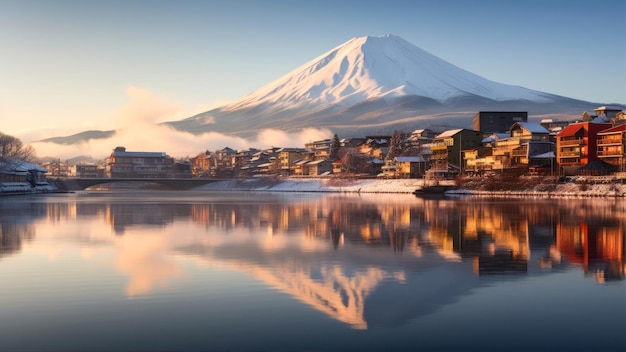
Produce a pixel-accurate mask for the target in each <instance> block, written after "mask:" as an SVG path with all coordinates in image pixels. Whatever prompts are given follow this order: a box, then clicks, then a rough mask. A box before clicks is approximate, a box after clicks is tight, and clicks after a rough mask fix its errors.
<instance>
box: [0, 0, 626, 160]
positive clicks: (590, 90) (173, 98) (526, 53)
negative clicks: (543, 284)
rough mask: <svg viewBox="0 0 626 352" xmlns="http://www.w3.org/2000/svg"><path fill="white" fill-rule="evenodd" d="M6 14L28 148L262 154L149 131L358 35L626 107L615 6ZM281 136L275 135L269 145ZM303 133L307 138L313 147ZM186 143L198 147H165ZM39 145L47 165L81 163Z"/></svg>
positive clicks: (209, 7) (257, 7)
mask: <svg viewBox="0 0 626 352" xmlns="http://www.w3.org/2000/svg"><path fill="white" fill-rule="evenodd" d="M0 5H1V6H2V11H0V47H2V52H3V54H2V55H1V56H0V77H2V80H0V82H1V83H0V132H2V133H6V134H10V135H13V136H15V137H18V138H20V139H22V140H23V141H24V142H26V143H31V142H34V141H37V140H41V139H44V138H50V137H59V136H67V135H71V134H75V133H79V132H83V131H87V130H103V131H105V130H118V131H121V132H118V135H117V136H116V139H115V140H109V141H107V142H106V143H103V144H102V145H95V144H97V143H98V142H93V143H91V142H90V143H89V144H90V145H89V146H87V147H86V146H84V145H82V146H73V148H74V149H75V150H78V151H89V152H91V153H93V154H98V155H92V156H93V157H100V156H101V154H102V153H103V152H104V151H105V150H106V151H110V150H111V149H112V148H114V147H115V146H116V145H114V143H127V142H126V141H133V140H134V141H136V142H137V143H136V145H137V146H131V145H126V146H127V147H128V148H129V150H130V149H133V150H148V148H153V147H157V150H158V151H166V152H168V154H170V155H172V156H175V157H182V156H184V155H185V154H190V155H195V154H197V153H199V152H201V151H204V150H206V149H209V150H213V149H219V148H223V147H226V146H229V147H231V148H247V147H264V145H245V146H244V145H243V144H244V143H253V142H257V143H259V144H261V143H262V141H260V140H258V139H264V138H267V137H263V136H262V135H261V134H260V135H259V137H257V138H256V139H257V140H253V141H244V140H241V139H237V138H234V137H229V136H224V135H217V134H213V135H211V136H208V135H201V136H193V135H189V134H184V133H182V132H181V133H172V134H171V135H168V133H166V132H167V131H166V130H164V129H161V128H160V127H154V129H155V130H154V131H153V130H152V129H150V130H149V132H150V133H152V132H155V133H156V134H154V135H150V134H148V133H147V132H148V131H146V126H147V125H149V124H150V125H152V124H154V123H155V122H163V121H175V120H181V119H185V118H187V117H191V116H193V115H195V114H198V113H201V112H204V111H207V110H210V109H212V108H215V107H219V106H221V105H224V104H226V103H230V102H234V101H237V100H239V99H241V98H243V97H244V96H246V95H247V94H249V93H252V92H253V91H255V90H257V89H259V88H261V87H262V86H264V85H266V84H267V83H269V82H271V81H274V80H276V79H278V78H280V77H281V76H283V75H285V74H286V73H288V72H290V71H291V70H293V69H295V68H296V67H298V66H300V65H302V64H304V63H305V62H308V61H310V60H312V59H313V58H315V57H317V56H319V55H321V54H322V53H324V52H326V51H328V50H330V49H332V48H334V47H336V46H338V45H341V44H342V43H344V42H346V41H348V40H350V39H352V38H354V37H361V36H380V35H385V34H393V35H397V36H400V37H402V38H403V39H405V40H407V41H408V42H410V43H412V44H414V45H416V46H418V47H420V48H421V49H423V50H425V51H427V52H429V53H431V54H433V55H435V56H438V57H440V58H442V59H444V60H446V61H448V62H450V63H451V64H453V65H456V66H458V67H460V68H462V69H465V70H468V71H470V72H472V73H475V74H477V75H479V76H482V77H484V78H486V79H489V80H492V81H495V82H499V83H504V84H511V85H517V86H522V87H525V88H529V89H533V90H538V91H542V92H546V93H551V94H556V95H561V96H565V97H568V98H574V99H580V100H585V101H589V102H594V103H598V104H611V103H617V104H624V103H626V89H625V88H624V77H626V64H625V62H626V34H625V32H624V30H623V21H621V20H620V18H624V15H626V4H624V2H623V1H619V0H599V1H594V2H590V1H584V0H569V1H566V0H551V1H539V0H530V1H524V2H502V1H495V0H477V1H472V2H467V1H461V0H444V1H438V2H432V1H421V0H413V1H412V0H406V1H404V0H390V1H387V2H374V1H356V0H346V1H340V2H337V1H329V0H320V1H316V2H299V1H298V2H285V1H246V0H235V1H195V0H188V1H181V2H172V1H161V0H154V1H142V0H138V1H131V2H129V1H118V0H111V1H86V2H77V1H69V0H57V1H44V0H22V1H12V0H0ZM598 14H612V16H610V17H607V16H599V15H598ZM151 128H152V127H151ZM163 128H165V127H163ZM170 131H171V130H170ZM273 132H279V131H266V132H264V133H265V134H266V135H267V134H271V133H273ZM309 132H311V131H309ZM330 133H331V132H330V131H321V132H319V131H316V132H315V133H314V135H322V136H325V138H328V134H330ZM304 134H307V132H303V133H302V135H300V136H299V137H297V138H304V139H305V140H306V139H307V138H308V137H304V136H303V135H304ZM121 135H124V137H123V138H121V137H120V136H121ZM282 138H283V140H284V139H286V140H287V141H288V143H290V145H285V146H295V145H293V144H294V143H293V142H295V141H294V140H293V138H292V136H282ZM311 138H312V137H311ZM209 141H211V142H209ZM278 141H281V140H280V139H279V140H278ZM290 141H293V142H290ZM179 143H186V144H187V146H189V148H187V149H185V148H177V149H174V150H166V149H165V148H170V147H172V148H175V146H176V145H179ZM240 143H241V144H240ZM37 144H39V145H37ZM37 144H35V145H34V146H35V148H36V150H37V155H38V156H40V157H45V156H52V155H54V156H59V157H71V156H72V153H73V152H74V151H71V150H69V149H68V148H66V149H65V150H57V149H52V148H48V147H49V146H43V145H41V143H37ZM91 144H94V145H91ZM159 146H160V147H159ZM192 148H195V149H192ZM183 153H184V154H183ZM74 156H77V155H74Z"/></svg>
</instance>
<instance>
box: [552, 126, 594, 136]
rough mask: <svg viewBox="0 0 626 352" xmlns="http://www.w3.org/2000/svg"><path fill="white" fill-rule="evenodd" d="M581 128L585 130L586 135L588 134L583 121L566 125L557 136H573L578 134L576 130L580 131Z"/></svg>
mask: <svg viewBox="0 0 626 352" xmlns="http://www.w3.org/2000/svg"><path fill="white" fill-rule="evenodd" d="M581 128H582V129H583V130H585V135H586V134H587V129H585V125H584V124H583V123H573V124H571V125H568V126H567V127H565V128H564V129H563V131H561V132H559V133H558V134H557V137H563V136H573V135H575V134H576V132H578V131H580V129H581Z"/></svg>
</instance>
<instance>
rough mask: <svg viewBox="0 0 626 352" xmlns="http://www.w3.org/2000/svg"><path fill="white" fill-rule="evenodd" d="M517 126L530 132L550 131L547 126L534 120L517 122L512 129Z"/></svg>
mask: <svg viewBox="0 0 626 352" xmlns="http://www.w3.org/2000/svg"><path fill="white" fill-rule="evenodd" d="M515 126H520V127H522V128H523V129H525V130H527V131H528V132H530V133H550V131H548V130H547V129H546V128H545V127H543V126H541V125H540V124H538V123H534V122H516V123H515V124H513V127H511V129H513V128H514V127H515Z"/></svg>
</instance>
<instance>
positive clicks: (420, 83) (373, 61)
mask: <svg viewBox="0 0 626 352" xmlns="http://www.w3.org/2000/svg"><path fill="white" fill-rule="evenodd" d="M408 95H416V96H421V97H425V98H430V99H433V100H436V101H437V102H439V103H442V104H445V103H446V101H448V100H450V99H453V98H456V97H460V96H467V95H475V96H481V97H484V98H488V99H492V100H496V101H502V100H519V99H523V100H530V101H534V102H549V101H551V100H552V99H551V98H550V97H549V96H548V95H546V94H543V93H541V92H537V91H532V90H529V89H525V88H521V87H515V86H510V85H505V84H500V83H496V82H492V81H489V80H487V79H484V78H482V77H480V76H477V75H475V74H473V73H471V72H468V71H465V70H463V69H460V68H458V67H456V66H454V65H452V64H450V63H448V62H446V61H444V60H441V59H439V58H438V57H436V56H433V55H431V54H429V53H427V52H426V51H424V50H422V49H420V48H418V47H416V46H414V45H412V44H411V43H409V42H407V41H405V40H404V39H402V38H400V37H397V36H392V35H385V36H382V37H359V38H354V39H352V40H350V41H348V42H347V43H345V44H343V45H341V46H338V47H336V48H334V49H332V50H331V51H329V52H327V53H325V54H323V55H321V56H319V57H317V58H315V59H314V60H312V61H310V62H308V63H306V64H304V65H302V66H300V67H299V68H297V69H295V70H294V71H292V72H290V73H288V74H287V75H285V76H284V77H282V78H280V79H278V80H276V81H274V82H272V83H270V84H268V85H266V86H265V87H263V88H261V89H259V90H257V91H256V92H254V93H252V94H250V95H248V96H247V97H245V98H244V99H243V100H241V101H240V102H237V103H235V104H232V105H229V106H226V107H224V109H228V110H239V109H246V108H250V107H254V106H256V105H259V104H268V105H270V104H271V105H273V108H274V109H280V108H295V107H302V106H310V105H314V106H315V105H317V106H323V105H327V104H341V105H344V106H347V105H353V104H356V103H359V102H362V101H364V100H367V99H372V98H381V97H402V96H408Z"/></svg>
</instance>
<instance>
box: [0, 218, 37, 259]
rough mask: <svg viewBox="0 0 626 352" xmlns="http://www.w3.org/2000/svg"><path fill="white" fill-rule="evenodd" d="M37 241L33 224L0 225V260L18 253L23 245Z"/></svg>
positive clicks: (5, 223)
mask: <svg viewBox="0 0 626 352" xmlns="http://www.w3.org/2000/svg"><path fill="white" fill-rule="evenodd" d="M33 239H35V227H34V226H33V225H31V224H22V223H18V222H8V221H6V220H5V219H2V222H1V223H0V258H2V257H6V256H9V255H11V254H14V253H17V252H19V251H20V250H21V249H22V244H23V243H24V242H26V241H32V240H33Z"/></svg>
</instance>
